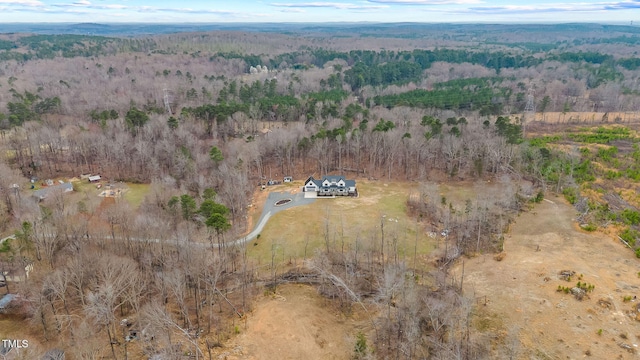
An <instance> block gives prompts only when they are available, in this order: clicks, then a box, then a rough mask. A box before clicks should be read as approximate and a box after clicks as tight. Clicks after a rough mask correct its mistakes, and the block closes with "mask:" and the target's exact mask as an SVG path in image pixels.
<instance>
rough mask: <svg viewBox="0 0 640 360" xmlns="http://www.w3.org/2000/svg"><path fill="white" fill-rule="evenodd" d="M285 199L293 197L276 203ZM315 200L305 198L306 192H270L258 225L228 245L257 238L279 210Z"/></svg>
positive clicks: (240, 243)
mask: <svg viewBox="0 0 640 360" xmlns="http://www.w3.org/2000/svg"><path fill="white" fill-rule="evenodd" d="M284 199H291V202H289V203H286V204H284V205H280V206H276V205H275V204H276V202H278V201H279V200H284ZM315 200H316V199H314V198H308V199H307V198H305V197H304V192H298V193H296V194H291V193H290V192H288V191H283V192H272V193H269V196H268V197H267V200H266V201H265V203H264V207H263V208H262V214H261V215H260V218H259V219H258V223H257V224H256V227H255V228H253V230H252V231H251V232H250V233H248V234H247V235H245V236H244V237H241V238H239V239H237V240H235V241H232V242H229V243H227V244H226V245H242V244H245V243H247V242H249V241H251V240H253V239H255V238H256V237H257V236H258V234H260V233H261V232H262V229H264V226H265V225H266V224H267V221H269V218H270V217H271V216H273V215H275V214H276V213H277V212H279V211H282V210H286V209H289V208H292V207H294V206H300V205H307V204H311V203H312V202H314V201H315Z"/></svg>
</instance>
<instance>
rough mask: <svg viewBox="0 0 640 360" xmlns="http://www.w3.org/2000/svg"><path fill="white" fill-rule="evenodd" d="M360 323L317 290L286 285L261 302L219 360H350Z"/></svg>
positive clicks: (221, 352)
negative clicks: (346, 315) (337, 308)
mask: <svg viewBox="0 0 640 360" xmlns="http://www.w3.org/2000/svg"><path fill="white" fill-rule="evenodd" d="M361 324H362V322H361V321H358V320H354V319H351V318H349V319H347V318H345V316H344V315H342V314H341V313H339V312H338V311H336V310H334V309H333V308H332V306H331V305H329V303H328V301H327V300H325V299H323V298H322V297H320V295H318V294H317V292H316V290H315V289H314V288H313V287H310V286H306V285H284V286H280V287H279V288H278V291H277V294H276V295H270V294H267V295H265V296H263V297H262V298H260V299H258V301H257V304H256V306H255V310H254V311H253V312H252V313H251V314H249V315H248V317H247V321H246V326H245V324H244V323H243V324H242V325H241V326H240V327H239V330H240V334H239V335H238V336H236V337H234V338H233V339H231V340H230V341H229V342H228V343H226V344H225V347H224V349H222V350H220V352H219V353H218V354H217V358H218V359H228V360H235V359H250V360H260V359H264V360H271V359H292V360H293V359H295V360H299V359H304V360H311V359H350V355H351V354H352V351H353V346H354V344H355V334H356V333H357V331H358V330H357V329H358V328H359V327H360V326H361Z"/></svg>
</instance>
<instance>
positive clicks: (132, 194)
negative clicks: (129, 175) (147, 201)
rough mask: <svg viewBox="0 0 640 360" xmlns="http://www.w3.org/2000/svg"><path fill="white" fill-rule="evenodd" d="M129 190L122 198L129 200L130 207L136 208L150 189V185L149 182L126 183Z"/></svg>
mask: <svg viewBox="0 0 640 360" xmlns="http://www.w3.org/2000/svg"><path fill="white" fill-rule="evenodd" d="M127 187H128V188H129V190H127V192H125V193H124V196H123V197H124V199H125V200H127V201H128V202H129V205H131V207H132V208H134V209H137V208H139V207H140V204H142V200H144V198H145V196H147V194H148V193H149V191H150V190H151V185H149V184H129V183H128V184H127Z"/></svg>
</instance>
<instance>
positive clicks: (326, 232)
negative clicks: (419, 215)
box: [248, 181, 434, 264]
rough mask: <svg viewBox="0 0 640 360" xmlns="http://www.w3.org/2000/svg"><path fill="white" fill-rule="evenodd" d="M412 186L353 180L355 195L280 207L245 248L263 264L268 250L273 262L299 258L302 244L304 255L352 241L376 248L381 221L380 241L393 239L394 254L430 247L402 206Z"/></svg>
mask: <svg viewBox="0 0 640 360" xmlns="http://www.w3.org/2000/svg"><path fill="white" fill-rule="evenodd" d="M291 187H292V188H293V187H294V185H291ZM416 188H417V184H414V183H397V182H393V183H391V182H390V183H384V182H370V181H358V191H359V192H360V197H358V198H351V197H348V198H335V199H318V200H316V201H315V202H314V203H313V204H310V205H306V206H300V207H295V208H291V209H288V210H285V211H282V212H279V213H277V214H276V215H274V216H273V217H271V219H270V220H269V222H268V223H267V225H266V226H265V228H264V231H263V232H262V233H261V234H260V239H258V240H256V241H253V242H252V243H251V244H249V245H248V246H249V249H248V250H249V254H250V256H251V257H253V258H255V259H257V260H258V261H259V262H260V263H261V264H267V263H270V262H271V260H272V256H273V257H274V261H275V262H277V263H281V262H283V261H284V262H289V261H290V260H291V261H292V262H293V261H294V259H298V260H299V259H303V258H304V257H305V247H306V257H307V258H309V257H311V256H313V253H314V251H315V250H316V249H319V248H326V247H327V246H328V247H330V248H331V249H333V250H335V251H343V250H344V251H347V250H352V249H355V247H356V241H357V246H358V248H359V249H360V250H363V249H367V248H369V249H370V248H372V247H378V248H379V242H380V238H381V231H380V228H381V224H384V232H385V238H386V242H387V244H385V246H393V243H394V240H395V246H397V248H398V253H399V256H413V254H414V248H415V249H416V252H417V254H418V255H420V254H426V253H429V252H430V251H431V250H433V248H434V239H431V238H429V237H428V236H427V235H426V232H425V231H424V230H423V229H422V227H421V226H420V224H416V222H415V220H412V219H411V218H410V217H409V216H408V215H407V212H406V201H407V197H408V196H409V193H410V192H411V191H412V190H414V191H415V190H416ZM274 190H276V191H282V190H284V189H275V188H274ZM257 207H260V206H258V205H257ZM260 208H261V207H260ZM416 230H417V234H416ZM254 244H255V245H254Z"/></svg>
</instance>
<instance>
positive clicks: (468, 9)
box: [0, 0, 640, 25]
mask: <svg viewBox="0 0 640 360" xmlns="http://www.w3.org/2000/svg"><path fill="white" fill-rule="evenodd" d="M365 21H368V22H426V23H437V22H493V23H536V22H553V23H566V22H598V23H617V24H632V22H634V21H636V23H633V24H637V25H640V0H620V1H616V0H610V1H607V0H602V1H598V0H595V1H594V0H528V1H525V0H326V1H314V0H311V1H305V0H303V1H296V0H235V1H234V0H208V1H202V0H177V1H166V0H156V1H140V0H0V23H15V22H33V23H41V22H73V23H75V22H94V23H114V22H129V23H130V22H145V23H221V22H225V23H231V22H256V23H259V22H365Z"/></svg>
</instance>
